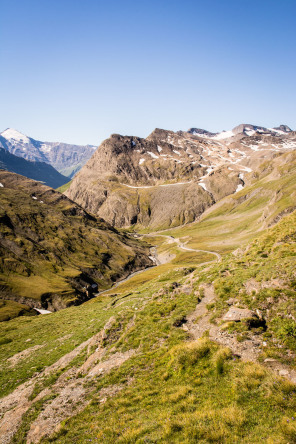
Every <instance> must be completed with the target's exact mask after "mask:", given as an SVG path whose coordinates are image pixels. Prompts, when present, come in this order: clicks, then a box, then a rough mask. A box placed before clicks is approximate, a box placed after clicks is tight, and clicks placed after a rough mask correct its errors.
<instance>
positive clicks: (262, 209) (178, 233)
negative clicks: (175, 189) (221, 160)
mask: <svg viewBox="0 0 296 444" xmlns="http://www.w3.org/2000/svg"><path fill="white" fill-rule="evenodd" d="M246 183H248V185H247V184H246V186H245V187H244V188H243V189H242V190H241V191H239V192H237V193H235V194H233V195H231V196H228V197H226V198H224V199H222V200H221V201H219V202H218V203H216V204H215V205H213V206H212V207H211V208H209V209H208V210H206V211H205V213H204V214H203V215H202V216H201V218H200V221H199V222H197V223H194V224H192V225H190V226H184V227H180V228H178V229H175V230H170V231H166V232H165V234H168V235H169V234H172V235H173V236H174V237H186V236H187V237H186V240H187V241H188V244H187V245H188V246H190V247H192V248H202V249H209V250H211V249H214V250H215V251H220V252H227V251H231V250H233V249H236V248H238V247H240V246H241V245H242V244H244V243H245V242H247V241H249V240H251V239H252V238H253V237H254V236H256V235H257V233H258V232H259V231H261V230H263V229H265V228H267V227H268V226H270V225H272V224H274V223H275V222H277V221H278V220H280V218H281V217H282V216H283V215H285V214H288V213H290V212H291V211H293V210H294V209H295V208H296V152H295V151H292V152H289V153H286V154H279V155H277V156H276V157H275V158H274V159H273V160H272V161H268V162H266V163H263V164H261V165H260V167H259V168H258V169H257V170H256V171H255V172H252V173H249V174H248V175H247V176H246Z"/></svg>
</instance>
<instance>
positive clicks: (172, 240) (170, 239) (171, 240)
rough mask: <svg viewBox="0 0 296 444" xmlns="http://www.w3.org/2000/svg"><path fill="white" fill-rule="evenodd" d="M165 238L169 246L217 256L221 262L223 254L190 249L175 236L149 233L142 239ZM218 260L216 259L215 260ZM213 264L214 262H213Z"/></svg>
mask: <svg viewBox="0 0 296 444" xmlns="http://www.w3.org/2000/svg"><path fill="white" fill-rule="evenodd" d="M156 236H158V237H164V238H166V239H167V243H168V244H172V243H176V244H177V247H178V248H180V249H181V250H186V251H195V252H196V253H207V254H213V255H214V256H216V258H217V259H218V261H220V260H221V258H222V257H221V254H219V253H217V252H216V251H209V250H200V249H196V248H189V247H186V243H184V242H182V241H181V240H180V238H178V237H174V236H167V235H165V234H158V232H157V231H156V232H154V233H149V234H143V235H142V237H156ZM214 260H216V259H214ZM214 260H213V261H214ZM211 262H212V261H211ZM207 263H208V262H207Z"/></svg>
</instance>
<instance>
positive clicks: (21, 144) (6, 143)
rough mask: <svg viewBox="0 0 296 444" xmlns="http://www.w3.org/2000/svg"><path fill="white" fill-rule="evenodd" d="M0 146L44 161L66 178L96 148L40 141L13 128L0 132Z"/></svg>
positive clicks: (70, 175)
mask: <svg viewBox="0 0 296 444" xmlns="http://www.w3.org/2000/svg"><path fill="white" fill-rule="evenodd" d="M0 147H2V148H4V149H5V150H7V151H9V152H10V153H11V154H14V155H15V156H18V157H23V158H24V159H26V160H30V161H34V162H45V163H47V164H49V165H51V166H52V167H53V168H55V169H56V170H57V171H59V173H61V174H62V175H64V176H66V177H68V178H72V177H73V176H74V175H75V173H77V171H79V169H80V168H81V167H82V166H83V165H84V164H85V163H86V162H87V161H88V159H89V158H90V157H91V156H92V155H93V153H94V151H95V150H96V147H95V146H93V145H85V146H81V145H71V144H67V143H61V142H41V141H39V140H35V139H33V138H32V137H28V136H26V135H24V134H22V133H20V132H19V131H17V130H15V129H13V128H8V129H6V130H5V131H3V132H2V133H1V134H0ZM20 174H25V173H21V172H20ZM32 178H33V177H32Z"/></svg>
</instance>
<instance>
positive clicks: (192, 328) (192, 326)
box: [182, 285, 296, 384]
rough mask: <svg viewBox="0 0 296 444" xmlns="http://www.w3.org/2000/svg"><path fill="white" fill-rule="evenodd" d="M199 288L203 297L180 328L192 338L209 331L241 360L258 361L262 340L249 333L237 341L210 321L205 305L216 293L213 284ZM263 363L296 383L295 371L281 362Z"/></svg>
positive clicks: (210, 336)
mask: <svg viewBox="0 0 296 444" xmlns="http://www.w3.org/2000/svg"><path fill="white" fill-rule="evenodd" d="M200 288H202V289H203V291H204V297H203V299H202V300H201V302H199V303H198V304H197V306H196V308H195V310H194V311H193V312H192V313H191V314H190V315H188V316H187V317H186V323H184V324H183V325H182V328H183V329H184V330H185V331H187V332H188V333H190V335H191V336H192V338H193V339H195V340H196V339H199V338H200V337H201V336H202V335H203V334H204V333H205V332H206V331H208V332H209V338H210V339H211V340H213V341H215V342H217V343H218V344H220V345H222V346H224V347H229V348H230V349H231V350H232V352H233V353H234V354H236V355H238V356H239V357H240V358H241V359H242V360H243V361H252V362H258V357H259V354H260V353H261V351H262V348H263V340H262V339H261V338H260V337H258V336H254V335H251V334H250V338H249V339H246V340H245V341H242V342H239V341H237V339H236V334H235V333H228V332H227V331H224V330H223V329H221V328H220V327H219V326H218V325H216V324H213V323H211V322H210V318H211V312H209V311H208V309H207V305H208V304H211V303H212V302H214V301H215V299H216V295H215V292H214V287H213V285H202V286H201V287H200ZM264 365H265V366H266V367H268V368H270V369H271V370H273V371H274V372H275V373H277V374H278V375H279V376H284V377H285V378H287V379H289V380H290V381H291V382H293V383H294V384H296V371H295V370H291V369H290V368H289V367H288V366H286V365H284V364H282V363H281V362H279V361H277V360H276V359H266V360H265V362H264Z"/></svg>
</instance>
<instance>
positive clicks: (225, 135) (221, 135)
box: [212, 131, 234, 140]
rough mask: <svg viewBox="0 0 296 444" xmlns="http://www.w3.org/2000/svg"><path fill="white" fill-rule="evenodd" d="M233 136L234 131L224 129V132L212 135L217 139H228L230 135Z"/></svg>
mask: <svg viewBox="0 0 296 444" xmlns="http://www.w3.org/2000/svg"><path fill="white" fill-rule="evenodd" d="M232 136H234V134H233V132H232V131H222V133H219V134H217V135H216V136H214V137H212V139H215V140H221V139H228V138H229V137H232Z"/></svg>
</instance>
